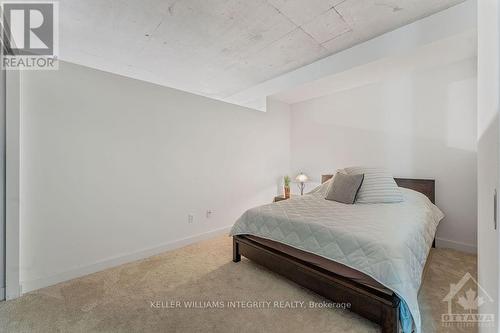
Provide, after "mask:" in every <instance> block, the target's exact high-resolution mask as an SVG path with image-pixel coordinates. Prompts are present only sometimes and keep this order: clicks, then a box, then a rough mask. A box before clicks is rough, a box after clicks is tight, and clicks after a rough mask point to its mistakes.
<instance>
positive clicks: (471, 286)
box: [441, 273, 495, 327]
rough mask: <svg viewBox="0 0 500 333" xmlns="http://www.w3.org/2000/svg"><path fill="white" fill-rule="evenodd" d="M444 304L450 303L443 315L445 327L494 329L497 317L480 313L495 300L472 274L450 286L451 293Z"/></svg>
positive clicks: (442, 320)
mask: <svg viewBox="0 0 500 333" xmlns="http://www.w3.org/2000/svg"><path fill="white" fill-rule="evenodd" d="M443 302H446V303H448V304H447V305H448V311H447V313H443V314H441V323H442V325H443V326H445V327H493V326H494V323H495V315H494V314H493V313H485V311H479V309H480V308H481V307H483V306H486V305H487V304H488V303H490V304H492V303H494V301H493V298H492V297H491V296H490V295H489V294H488V293H487V292H486V290H484V288H483V287H481V285H480V284H479V283H478V282H477V281H476V279H475V278H474V277H473V276H472V275H471V274H470V273H466V274H465V275H464V276H463V277H462V279H460V281H458V283H456V284H450V291H449V293H448V294H447V295H446V296H445V297H444V299H443Z"/></svg>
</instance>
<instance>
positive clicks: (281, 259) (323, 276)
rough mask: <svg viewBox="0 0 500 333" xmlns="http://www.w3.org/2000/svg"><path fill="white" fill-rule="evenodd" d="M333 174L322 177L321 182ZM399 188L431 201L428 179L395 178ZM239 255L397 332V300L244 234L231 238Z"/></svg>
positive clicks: (432, 184)
mask: <svg viewBox="0 0 500 333" xmlns="http://www.w3.org/2000/svg"><path fill="white" fill-rule="evenodd" d="M332 177H333V175H324V176H322V179H321V182H322V183H324V182H325V181H327V180H328V179H330V178H332ZM395 180H396V183H397V184H398V185H399V186H400V187H404V188H409V189H412V190H415V191H418V192H421V193H423V194H425V195H426V196H427V197H428V198H429V199H430V201H431V202H432V203H434V201H435V182H434V180H430V179H404V178H395ZM433 247H435V243H433ZM241 256H245V257H247V258H248V259H250V260H252V261H254V262H256V263H258V264H260V265H262V266H264V267H266V268H268V269H269V270H271V271H273V272H275V273H278V274H280V275H283V276H284V277H286V278H288V279H290V280H291V281H293V282H295V283H297V284H299V285H301V286H303V287H305V288H307V289H310V290H312V291H314V292H316V293H317V294H319V295H321V296H324V297H326V298H328V299H330V300H332V301H334V302H337V303H350V304H351V308H350V310H351V311H353V312H355V313H357V314H359V315H361V316H363V317H365V318H367V319H369V320H371V321H373V322H375V323H377V324H379V325H380V326H381V328H382V333H397V332H398V331H399V303H400V300H399V297H398V296H397V295H396V294H395V293H392V294H388V293H384V292H382V291H380V290H377V289H375V288H371V287H369V286H366V285H364V284H361V283H358V282H356V281H353V280H351V279H349V278H346V277H343V276H340V275H337V274H335V273H332V272H330V271H327V270H325V269H323V268H321V267H318V266H316V265H313V264H311V263H308V262H306V261H303V260H300V259H298V258H295V257H293V256H290V255H288V254H286V253H283V252H281V251H278V250H276V249H273V248H271V247H268V246H265V245H262V244H260V243H257V242H255V241H253V240H251V239H249V238H247V237H245V236H244V235H240V236H234V237H233V261H234V262H239V261H240V260H241Z"/></svg>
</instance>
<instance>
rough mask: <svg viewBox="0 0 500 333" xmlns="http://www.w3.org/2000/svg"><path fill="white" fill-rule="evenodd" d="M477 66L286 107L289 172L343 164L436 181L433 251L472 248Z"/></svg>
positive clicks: (329, 169) (471, 63) (316, 172)
mask: <svg viewBox="0 0 500 333" xmlns="http://www.w3.org/2000/svg"><path fill="white" fill-rule="evenodd" d="M475 86H476V62H475V59H469V60H466V61H461V62H458V63H453V64H450V65H446V66H443V67H439V68H433V69H429V70H425V71H420V72H416V73H411V74H406V75H404V76H400V77H398V78H394V79H391V80H388V81H385V82H379V83H374V84H370V85H366V86H362V87H358V88H354V89H349V90H345V91H341V92H338V93H335V94H332V95H328V96H324V97H320V98H316V99H312V100H309V101H305V102H301V103H297V104H293V105H292V106H291V110H292V112H291V141H290V142H291V170H292V171H295V172H298V171H299V170H302V171H304V172H306V173H307V174H308V175H310V176H312V177H313V178H315V179H316V181H319V177H320V175H321V174H325V173H333V172H335V170H336V169H337V168H342V167H346V166H350V165H380V166H386V167H388V168H389V169H391V170H392V172H393V174H394V175H395V176H397V177H412V178H433V179H436V196H437V199H436V200H437V204H438V206H439V207H440V208H441V209H442V210H443V211H444V212H445V213H446V215H447V217H446V219H445V220H444V221H443V222H442V224H441V225H440V227H439V230H438V245H441V246H446V247H454V248H458V249H461V250H466V251H475V248H476V221H477V219H476V88H475Z"/></svg>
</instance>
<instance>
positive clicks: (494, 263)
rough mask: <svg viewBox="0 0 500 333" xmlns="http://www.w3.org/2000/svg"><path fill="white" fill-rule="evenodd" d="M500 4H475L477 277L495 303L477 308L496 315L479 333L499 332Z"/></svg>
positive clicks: (493, 1)
mask: <svg viewBox="0 0 500 333" xmlns="http://www.w3.org/2000/svg"><path fill="white" fill-rule="evenodd" d="M499 19H500V4H499V1H498V0H481V1H478V20H477V21H478V75H477V79H478V107H477V108H478V118H477V125H478V126H477V128H478V130H477V142H478V148H477V166H478V170H477V171H478V278H479V284H480V285H481V286H482V287H483V288H484V289H485V290H486V291H487V292H488V293H489V295H490V296H491V298H492V299H493V300H494V302H493V303H492V302H485V304H484V305H482V306H481V307H479V311H480V313H482V314H495V316H496V318H495V322H494V323H493V325H492V327H488V325H483V326H481V327H480V329H479V331H480V332H498V329H499V324H498V320H499V318H500V313H499V312H498V310H499V307H498V300H499V298H500V294H499V290H500V289H499V287H498V284H499V281H498V279H499V274H498V273H499V272H498V268H499V265H498V262H499V246H498V243H499V240H498V237H499V234H498V227H497V229H496V230H495V228H494V223H493V221H494V218H493V211H494V210H493V208H494V204H496V205H497V206H498V201H497V202H496V203H495V202H494V201H493V193H494V190H495V188H496V189H499V185H498V180H499V172H500V171H499V162H498V158H499V151H498V150H499V146H500V144H499V140H500V137H499V116H498V112H499V111H498V107H499V100H498V95H499V89H500V82H499V76H500V72H499V70H500V68H499V58H500V49H499V43H500V32H499V30H500V27H499V25H498V24H499V23H498V22H499ZM485 299H488V298H486V297H485Z"/></svg>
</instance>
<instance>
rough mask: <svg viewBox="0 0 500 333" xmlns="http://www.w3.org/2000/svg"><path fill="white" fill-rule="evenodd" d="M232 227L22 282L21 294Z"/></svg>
mask: <svg viewBox="0 0 500 333" xmlns="http://www.w3.org/2000/svg"><path fill="white" fill-rule="evenodd" d="M230 229H231V226H229V227H224V228H220V229H216V230H212V231H209V232H206V233H202V234H198V235H194V236H191V237H187V238H182V239H179V240H175V241H172V242H169V243H165V244H162V245H159V246H156V247H153V248H149V249H145V250H141V251H138V252H134V253H129V254H125V255H120V256H116V257H113V258H109V259H105V260H102V261H98V262H96V263H94V264H90V265H87V266H82V267H78V268H75V269H71V270H68V271H65V272H61V273H58V274H55V275H52V276H49V277H46V278H41V279H36V280H30V281H22V282H21V292H22V293H27V292H30V291H33V290H36V289H40V288H44V287H48V286H52V285H54V284H57V283H60V282H64V281H68V280H71V279H75V278H78V277H81V276H84V275H88V274H92V273H95V272H99V271H102V270H104V269H107V268H111V267H115V266H119V265H122V264H126V263H129V262H132V261H136V260H140V259H144V258H148V257H151V256H154V255H156V254H160V253H163V252H166V251H171V250H175V249H178V248H180V247H183V246H186V245H190V244H193V243H196V242H199V241H202V240H206V239H210V238H213V237H216V236H220V235H223V234H228V233H229V230H230Z"/></svg>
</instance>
